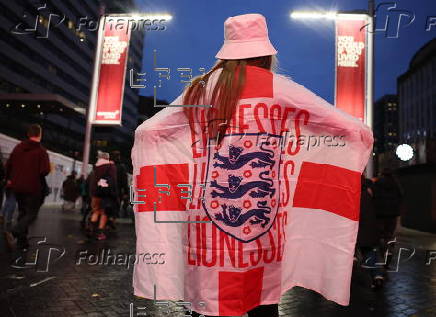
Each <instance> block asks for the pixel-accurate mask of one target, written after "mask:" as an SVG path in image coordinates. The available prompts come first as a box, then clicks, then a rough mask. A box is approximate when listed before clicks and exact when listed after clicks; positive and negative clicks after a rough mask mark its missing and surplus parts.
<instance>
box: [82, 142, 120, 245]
mask: <svg viewBox="0 0 436 317" xmlns="http://www.w3.org/2000/svg"><path fill="white" fill-rule="evenodd" d="M109 158H110V157H109V153H106V152H100V151H99V152H98V159H97V162H96V163H95V167H94V170H93V173H92V178H91V180H90V195H91V208H92V215H91V221H90V231H89V233H88V235H89V236H90V237H93V236H95V237H96V238H97V240H105V239H106V234H105V228H106V223H107V219H108V217H113V215H114V214H115V212H116V208H117V206H118V202H117V199H118V196H117V192H118V190H117V170H116V167H115V164H114V163H113V162H111V161H110V160H109Z"/></svg>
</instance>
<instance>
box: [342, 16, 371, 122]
mask: <svg viewBox="0 0 436 317" xmlns="http://www.w3.org/2000/svg"><path fill="white" fill-rule="evenodd" d="M367 24H368V22H367V17H366V16H362V18H357V17H355V16H353V17H350V18H346V17H341V18H339V19H337V20H336V89H335V92H336V94H335V105H336V107H337V108H340V109H341V110H344V111H345V112H347V113H349V114H351V115H352V116H354V117H357V118H359V119H360V120H362V121H363V120H364V116H365V100H366V98H365V97H366V96H365V92H366V85H365V83H366V54H367V53H366V50H367V42H366V33H367V31H366V25H367Z"/></svg>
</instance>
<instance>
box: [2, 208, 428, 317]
mask: <svg viewBox="0 0 436 317" xmlns="http://www.w3.org/2000/svg"><path fill="white" fill-rule="evenodd" d="M79 219H80V216H79V215H78V214H74V213H71V212H62V211H60V210H59V208H53V207H51V208H48V207H45V208H43V210H42V211H41V213H40V215H39V218H38V220H37V222H36V223H35V224H34V226H33V227H32V228H31V236H33V237H34V238H33V239H32V241H31V245H32V247H31V248H30V250H29V252H28V254H27V255H26V256H27V261H28V263H31V262H32V261H33V262H34V263H37V264H36V265H30V264H29V266H28V268H25V269H14V268H11V267H10V266H9V265H10V264H11V261H12V260H13V258H12V255H11V254H10V253H7V252H6V251H5V245H4V240H3V235H1V237H0V316H1V317H9V316H11V317H12V316H15V317H21V316H23V317H24V316H26V317H28V316H32V317H33V316H35V317H38V316H183V313H177V311H179V310H180V306H177V305H176V303H171V306H170V307H169V308H165V307H156V306H155V305H154V304H153V302H152V301H150V300H141V299H137V298H134V297H133V296H132V286H131V280H132V267H128V268H127V267H126V266H125V265H124V264H123V263H120V265H109V266H108V265H91V264H92V262H88V263H81V264H80V265H76V260H77V255H78V252H80V251H83V250H87V251H88V255H89V254H91V253H94V254H96V255H98V254H100V255H99V256H100V257H102V255H101V253H100V252H101V250H102V249H110V252H112V253H113V254H126V253H129V254H134V243H135V234H134V227H133V225H132V224H131V222H130V221H129V220H127V219H125V220H124V219H123V221H122V223H120V224H119V225H118V232H117V233H114V234H112V235H111V236H110V237H109V239H108V240H106V241H100V242H95V241H93V242H90V241H87V240H86V239H85V238H84V235H83V233H82V232H81V230H80V226H79ZM44 236H45V237H46V240H44V239H43V237H44ZM435 237H436V235H431V234H425V233H419V232H415V231H412V230H407V229H402V230H401V232H400V234H399V239H398V240H399V243H398V244H397V247H396V251H397V252H395V253H396V254H397V256H396V257H395V258H394V260H393V263H394V267H393V269H395V267H396V265H395V263H396V262H398V263H399V266H398V272H390V273H389V280H388V281H387V283H386V286H385V288H384V289H382V290H380V291H377V292H375V291H372V290H371V289H370V288H369V284H368V279H367V275H366V274H365V272H363V271H362V270H361V269H359V268H356V269H355V272H354V274H353V281H352V295H351V304H350V306H348V307H342V306H339V305H337V304H335V303H333V302H330V301H327V300H325V299H324V298H323V297H322V296H320V295H318V294H316V293H314V292H312V291H309V290H305V289H302V288H294V289H292V290H290V291H288V292H287V293H286V294H285V295H284V296H283V297H282V300H281V303H280V313H281V316H296V317H306V316H317V317H318V316H321V317H324V316H332V317H333V316H334V317H336V316H353V317H355V316H362V317H363V316H365V317H366V316H371V317H379V316H392V317H402V316H420V317H421V316H423V317H424V316H436V260H435V261H433V262H432V263H431V264H430V265H426V250H436V239H435ZM400 248H402V250H401V253H400ZM37 250H38V252H39V253H38V254H37V253H36V251H37ZM64 251H65V253H64ZM398 254H401V256H400V258H398ZM412 254H413V256H412V257H410V255H412ZM15 256H16V255H15ZM36 257H37V259H38V261H35V259H36ZM409 257H410V259H408V258H409ZM94 258H95V257H94ZM47 259H50V265H48V266H47ZM88 259H90V260H91V258H88ZM93 261H95V260H94V259H93ZM140 307H145V308H146V310H140ZM166 310H169V311H170V312H169V313H167V312H166ZM144 313H146V315H145V314H144ZM265 317H268V316H265Z"/></svg>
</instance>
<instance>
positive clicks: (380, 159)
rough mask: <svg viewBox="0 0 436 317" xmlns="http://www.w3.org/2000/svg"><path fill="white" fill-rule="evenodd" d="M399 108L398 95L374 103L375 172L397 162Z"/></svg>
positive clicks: (385, 97) (388, 96) (387, 96)
mask: <svg viewBox="0 0 436 317" xmlns="http://www.w3.org/2000/svg"><path fill="white" fill-rule="evenodd" d="M398 118H399V107H398V98H397V96H396V95H385V96H383V97H381V98H380V99H379V100H377V101H376V102H375V103H374V121H373V131H374V153H375V156H376V161H375V171H376V172H381V171H382V170H383V168H384V167H386V166H390V167H392V166H391V165H392V164H393V162H395V160H396V158H395V149H396V147H397V146H398V144H399V143H398V142H399V120H398Z"/></svg>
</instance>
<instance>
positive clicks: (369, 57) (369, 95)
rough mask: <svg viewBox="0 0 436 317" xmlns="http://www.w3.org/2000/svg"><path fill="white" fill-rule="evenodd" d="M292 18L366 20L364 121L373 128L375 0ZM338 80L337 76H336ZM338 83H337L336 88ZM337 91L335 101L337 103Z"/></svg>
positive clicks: (298, 13) (370, 169) (370, 163)
mask: <svg viewBox="0 0 436 317" xmlns="http://www.w3.org/2000/svg"><path fill="white" fill-rule="evenodd" d="M290 18H292V19H306V20H310V19H325V20H332V21H337V20H363V21H366V25H365V29H366V30H367V34H366V63H365V65H366V70H365V73H366V80H365V109H364V122H365V123H366V124H367V125H368V126H369V127H370V128H371V129H372V126H373V124H372V121H373V107H374V100H373V99H374V98H373V87H374V61H373V60H374V0H369V1H368V11H363V10H358V11H357V10H356V11H351V12H339V11H292V12H291V13H290ZM337 58H338V54H337V53H336V59H337ZM336 81H337V78H336ZM336 88H337V85H336V84H335V89H336ZM336 93H337V91H335V103H336ZM366 175H367V177H372V176H373V158H372V156H371V157H370V158H369V161H368V165H367V167H366Z"/></svg>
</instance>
